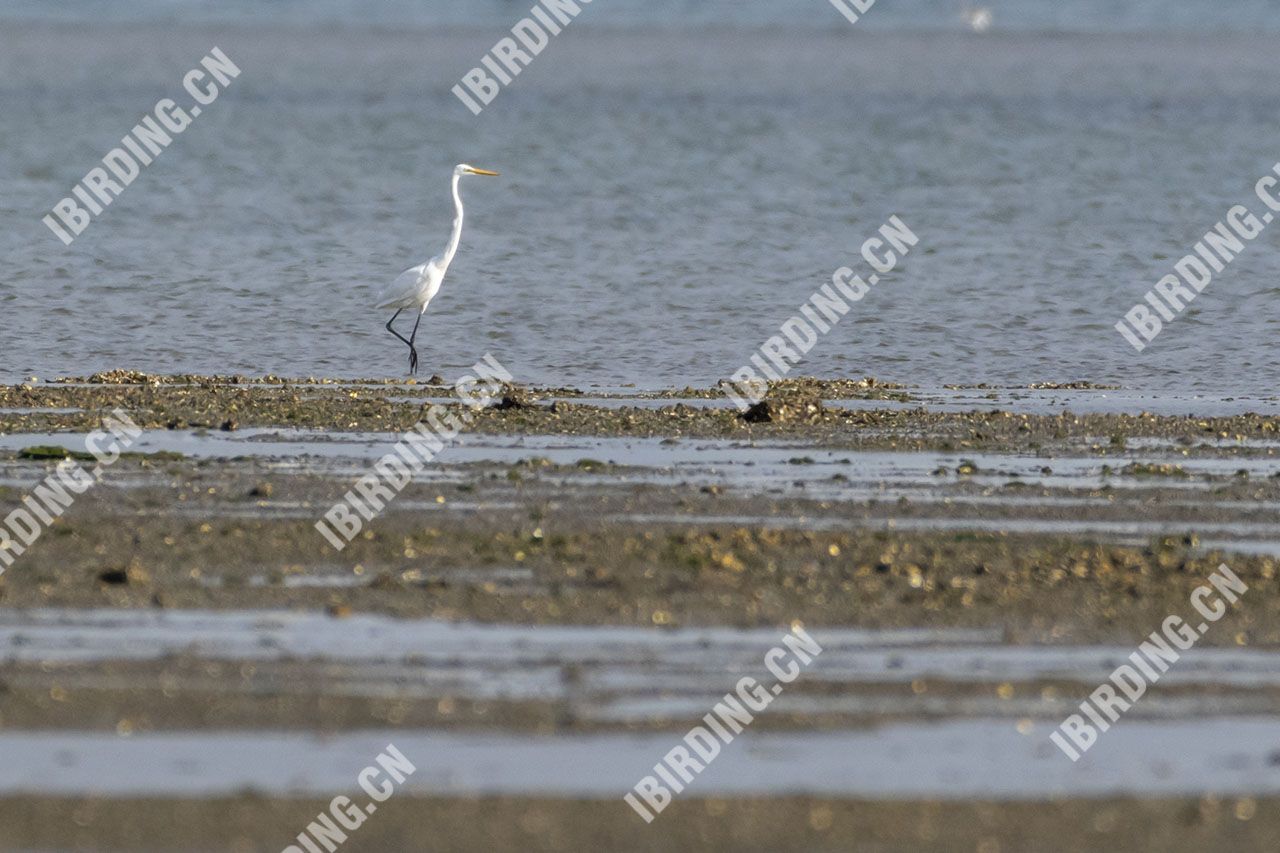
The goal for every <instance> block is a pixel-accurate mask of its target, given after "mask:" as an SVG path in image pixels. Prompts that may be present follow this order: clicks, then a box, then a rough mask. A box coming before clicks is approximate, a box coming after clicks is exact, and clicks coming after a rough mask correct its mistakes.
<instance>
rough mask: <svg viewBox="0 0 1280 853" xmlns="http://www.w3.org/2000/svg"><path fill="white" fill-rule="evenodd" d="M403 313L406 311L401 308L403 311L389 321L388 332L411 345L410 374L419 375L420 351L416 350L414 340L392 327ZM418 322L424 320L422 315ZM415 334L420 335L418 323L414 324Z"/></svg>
mask: <svg viewBox="0 0 1280 853" xmlns="http://www.w3.org/2000/svg"><path fill="white" fill-rule="evenodd" d="M402 311H404V309H403V308H401V309H400V311H397V312H396V313H395V316H393V317H392V318H391V319H390V320H388V321H387V331H388V332H390V333H391V334H393V335H395V336H396V337H397V338H399V339H400V340H402V341H404V342H405V343H406V344H408V345H409V373H410V375H412V374H414V373H417V371H418V351H417V350H416V349H414V346H413V340H412V338H406V337H405V336H404V335H402V334H400V333H399V332H397V331H396V330H395V328H394V327H393V326H392V325H391V324H392V323H394V322H395V321H396V317H399V316H400V313H401V312H402ZM418 320H419V321H421V320H422V315H421V314H419V315H418ZM413 333H414V335H417V334H418V324H417V323H414V324H413Z"/></svg>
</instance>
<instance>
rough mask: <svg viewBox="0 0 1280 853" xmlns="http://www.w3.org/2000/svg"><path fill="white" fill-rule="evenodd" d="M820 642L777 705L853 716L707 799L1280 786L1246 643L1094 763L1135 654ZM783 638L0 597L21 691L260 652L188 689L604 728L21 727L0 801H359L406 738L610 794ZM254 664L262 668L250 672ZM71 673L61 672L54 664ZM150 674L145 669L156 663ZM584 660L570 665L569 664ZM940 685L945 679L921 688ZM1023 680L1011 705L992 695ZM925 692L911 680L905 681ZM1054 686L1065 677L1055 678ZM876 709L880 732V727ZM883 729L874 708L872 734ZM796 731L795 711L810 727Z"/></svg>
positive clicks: (764, 748)
mask: <svg viewBox="0 0 1280 853" xmlns="http://www.w3.org/2000/svg"><path fill="white" fill-rule="evenodd" d="M809 631H810V633H811V634H812V635H813V638H814V639H815V640H816V641H817V642H818V643H819V644H820V645H821V646H822V652H821V653H820V654H819V656H817V657H816V658H815V659H814V660H813V662H812V664H811V665H810V666H809V667H808V668H806V670H805V671H804V673H803V674H802V677H801V678H800V679H798V680H797V681H795V682H793V683H792V684H791V685H790V686H789V687H788V689H787V690H785V691H783V692H782V693H781V695H779V696H778V698H777V699H776V701H775V702H774V703H773V704H771V705H770V707H769V708H768V709H766V710H765V711H763V712H762V715H763V716H766V717H769V718H770V719H772V720H775V721H777V720H778V718H780V717H784V715H800V718H799V719H802V720H803V719H808V717H806V716H805V715H813V714H821V715H836V716H834V717H832V716H828V717H827V719H828V720H832V719H835V720H844V721H845V725H844V727H843V728H834V729H829V730H827V731H808V730H806V729H808V728H809V726H808V725H807V724H806V725H803V726H802V730H801V731H798V732H787V731H779V730H776V729H768V730H766V729H761V728H758V727H757V728H755V729H751V730H749V731H748V732H747V733H746V734H744V735H743V736H742V737H741V738H740V739H739V740H738V741H737V742H736V743H734V744H733V745H731V746H728V747H726V748H725V749H724V750H723V752H722V754H721V756H720V757H719V758H718V759H717V760H716V762H715V763H714V764H713V766H712V768H711V769H710V770H708V771H707V772H706V773H705V774H703V775H702V776H701V777H700V778H699V780H698V782H697V785H696V788H697V790H698V791H699V792H700V793H702V794H703V795H708V794H740V795H741V794H753V793H758V794H782V793H800V792H808V793H826V794H833V795H843V796H855V797H856V796H869V797H873V798H876V799H886V798H887V799H892V798H896V797H940V798H970V797H993V798H1002V799H1039V798H1048V797H1051V796H1059V795H1074V796H1086V797H1088V796H1104V795H1109V794H1117V793H1123V794H1134V795H1170V794H1180V793H1191V792H1199V791H1202V790H1213V791H1216V792H1218V793H1220V794H1227V793H1252V794H1260V793H1270V792H1275V791H1280V767H1277V765H1276V763H1275V760H1274V756H1275V754H1276V751H1277V749H1278V748H1280V722H1277V721H1276V718H1275V717H1274V716H1267V717H1263V716H1261V715H1263V714H1273V713H1274V708H1275V701H1276V700H1275V698H1274V695H1273V691H1274V688H1276V687H1277V686H1280V654H1278V653H1277V652H1275V651H1273V650H1262V649H1240V648H1231V647H1207V646H1201V647H1196V648H1193V649H1191V650H1189V651H1187V652H1185V653H1184V655H1183V656H1182V658H1181V659H1180V660H1179V661H1178V662H1177V664H1176V666H1174V667H1173V668H1172V669H1171V670H1170V671H1169V672H1168V673H1166V674H1165V675H1164V676H1163V678H1162V679H1161V681H1160V683H1159V684H1158V685H1153V686H1152V687H1151V688H1150V689H1149V691H1148V693H1147V695H1146V696H1145V697H1144V698H1143V701H1142V702H1141V703H1140V704H1139V705H1138V706H1137V707H1135V708H1134V709H1132V711H1131V712H1130V713H1129V714H1128V715H1127V716H1126V717H1125V718H1124V719H1123V720H1122V721H1121V722H1120V723H1119V724H1118V725H1117V726H1116V727H1115V728H1114V729H1113V730H1112V731H1110V732H1108V733H1107V734H1106V735H1105V736H1104V739H1105V748H1099V749H1095V750H1093V751H1092V752H1090V753H1088V754H1087V755H1086V756H1085V757H1084V759H1082V760H1081V761H1080V762H1079V763H1078V764H1072V763H1071V762H1070V761H1069V760H1067V759H1066V758H1065V757H1063V756H1062V755H1060V754H1059V753H1058V751H1057V750H1056V748H1054V747H1053V746H1052V745H1051V743H1050V742H1049V741H1048V734H1049V732H1050V731H1051V730H1052V727H1053V726H1054V725H1056V724H1057V722H1058V721H1059V720H1060V719H1061V718H1062V717H1063V716H1065V715H1066V714H1067V713H1070V712H1071V711H1072V710H1073V708H1072V703H1071V701H1070V697H1071V696H1072V695H1075V694H1076V693H1077V692H1078V691H1080V690H1083V689H1084V688H1089V687H1092V686H1093V685H1095V684H1097V683H1101V682H1102V681H1103V680H1105V679H1106V678H1107V676H1108V675H1109V674H1110V672H1111V671H1112V670H1113V669H1114V668H1115V666H1116V665H1117V664H1118V663H1120V662H1122V661H1124V660H1125V658H1126V657H1127V655H1128V654H1129V652H1130V651H1131V649H1129V648H1126V647H1119V646H1114V647H1113V646H1008V645H1004V644H1003V643H1002V642H1000V639H1001V634H1000V632H999V631H990V630H947V631H940V630H922V629H906V630H886V631H873V630H858V629H836V628H823V627H819V626H813V627H811V628H810V629H809ZM782 633H783V632H782V631H781V630H780V629H773V630H771V629H752V630H741V629H729V628H684V629H677V630H663V629H656V628H654V629H645V628H630V627H562V626H522V625H476V624H469V623H450V622H440V621H434V620H400V619H392V618H389V617H384V616H376V615H364V614H362V615H355V616H352V617H349V618H343V619H335V618H331V617H329V616H326V615H322V614H316V613H300V612H278V611H259V612H247V611H222V612H213V611H178V612H156V611H149V610H138V611H119V610H98V611H93V610H31V611H12V610H7V611H5V610H0V659H3V660H4V661H6V662H7V663H9V664H19V663H27V664H31V663H38V664H39V671H38V672H37V671H35V670H32V669H31V668H29V667H28V668H15V669H14V670H12V671H11V672H10V673H9V675H8V676H7V680H8V681H9V682H10V684H11V687H12V688H14V689H28V688H30V687H32V686H34V685H38V684H42V683H44V680H47V679H49V678H56V681H57V683H58V684H59V685H60V686H62V687H63V688H64V689H67V690H85V689H109V690H128V689H139V688H141V687H143V686H145V685H147V684H153V682H154V676H153V675H146V674H142V675H140V676H131V675H130V674H129V672H130V671H129V670H128V669H122V668H121V667H119V666H116V667H113V668H111V669H110V670H106V669H102V668H100V667H97V666H94V664H96V663H100V662H103V661H116V662H119V661H132V662H134V663H141V662H145V661H162V660H166V659H170V658H171V657H172V656H175V655H180V656H181V657H182V658H184V659H188V660H203V661H231V662H243V661H252V662H253V667H252V672H253V673H254V677H253V679H251V680H250V679H248V677H247V676H246V678H245V679H243V680H242V679H236V678H232V679H231V680H229V681H226V680H223V681H215V680H210V682H209V684H207V685H206V684H203V683H202V682H201V681H200V679H199V678H198V677H197V678H196V679H195V680H194V681H192V682H191V683H190V684H188V685H187V687H188V689H193V690H205V689H219V690H222V691H230V692H231V693H234V692H237V691H243V692H246V693H249V694H253V695H256V696H259V697H261V696H263V695H277V696H289V695H291V694H294V693H299V694H307V693H308V691H314V689H315V687H316V684H317V683H318V682H317V678H323V684H324V690H325V692H326V695H331V696H349V697H350V696H361V697H374V698H379V699H396V700H399V701H419V700H422V701H426V700H432V699H435V698H438V697H440V696H442V695H447V696H450V697H453V698H455V699H462V700H475V701H520V702H542V703H555V705H556V706H557V707H564V708H567V709H569V710H570V711H571V713H572V714H573V716H574V717H575V718H576V719H579V720H582V721H589V722H593V723H596V724H599V725H601V726H603V727H605V729H604V730H603V731H602V732H600V733H598V734H590V735H545V734H537V735H535V734H520V733H515V732H507V731H502V730H493V731H481V732H465V731H464V732H456V731H421V730H412V729H408V730H406V729H399V730H396V731H386V732H382V731H356V732H343V733H339V734H332V733H329V734H325V735H324V736H322V737H316V736H313V735H311V734H308V733H286V732H280V731H221V730H217V729H211V730H206V731H200V732H181V731H180V732H172V733H155V732H138V733H134V734H133V735H132V736H130V737H120V736H119V735H117V734H115V733H110V734H106V733H89V732H80V731H62V730H49V731H40V732H27V731H12V730H10V731H6V732H3V733H0V753H2V754H4V755H5V756H6V761H5V762H3V763H2V764H0V794H16V793H19V792H23V793H44V794H77V795H79V794H87V793H91V792H101V793H110V794H112V795H114V796H140V795H146V794H159V795H164V796H185V797H203V796H213V795H217V794H222V793H228V792H238V791H241V790H243V789H252V790H255V791H259V792H263V793H266V794H272V795H283V796H302V795H304V794H308V793H322V792H323V793H329V792H338V791H347V790H350V789H351V788H352V786H353V780H354V777H355V774H356V773H357V772H358V771H359V769H360V768H362V767H363V766H365V764H367V763H368V762H369V761H370V760H371V757H372V756H374V755H376V754H377V753H378V752H380V751H381V750H382V748H383V747H384V746H385V745H386V744H387V743H394V744H395V745H396V747H397V748H398V749H400V750H401V751H402V752H403V753H404V754H405V755H406V756H408V757H409V758H410V760H411V761H412V762H413V763H414V764H416V765H417V767H418V772H417V773H415V774H414V775H413V777H412V778H411V780H410V781H409V783H408V784H407V786H406V787H405V789H404V790H405V791H407V792H411V793H416V794H420V795H433V794H436V795H438V794H461V793H466V794H504V793H505V794H543V795H553V796H556V795H558V796H575V797H588V798H595V797H613V796H620V795H621V793H622V792H623V791H624V790H626V789H627V788H629V787H630V786H631V785H632V784H634V783H635V781H636V779H638V778H639V777H640V776H641V775H644V773H646V772H648V770H647V768H650V767H652V765H653V763H654V762H655V761H657V760H658V758H660V757H661V756H662V755H664V754H665V753H666V751H667V750H668V749H670V747H671V745H672V744H674V743H675V741H676V739H677V738H678V734H677V733H674V732H672V731H670V730H667V731H663V732H658V733H647V732H646V733H636V732H628V733H621V732H619V731H618V728H617V727H619V726H621V725H623V724H633V723H642V724H655V723H658V724H664V725H667V726H669V727H670V726H674V727H676V728H677V729H678V730H679V731H683V727H684V725H687V724H688V723H689V721H692V720H694V719H696V718H698V717H700V716H701V715H702V714H704V713H706V710H707V709H708V708H710V707H712V705H713V704H714V703H715V702H716V701H717V700H718V699H719V698H720V697H721V696H722V695H723V693H724V692H725V691H727V690H731V689H732V688H733V685H734V684H735V683H737V681H738V680H739V679H740V678H742V677H743V676H744V675H757V676H758V677H760V679H761V681H762V683H765V684H768V683H770V682H771V679H769V677H768V676H767V674H766V673H764V672H763V670H762V666H761V660H762V656H763V654H764V652H765V651H767V650H768V649H769V648H771V647H773V646H775V645H777V644H778V641H779V638H780V636H781V634H782ZM244 671H245V670H244V669H243V668H242V669H241V672H244ZM50 673H52V675H50ZM144 673H145V671H144ZM570 673H571V675H570ZM921 680H923V681H924V682H926V683H927V685H928V687H927V690H925V691H919V690H916V689H915V685H916V684H918V683H919V682H920V681H921ZM997 684H1008V685H1017V688H1016V691H1015V694H1013V695H1010V696H1009V697H1007V698H1003V699H1000V698H997V696H996V691H995V685H997ZM908 685H911V686H910V687H908ZM1050 685H1051V686H1052V689H1049V686H1050ZM859 721H861V722H859ZM868 721H874V722H873V723H872V724H868ZM793 724H794V720H793Z"/></svg>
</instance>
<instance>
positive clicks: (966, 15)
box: [960, 3, 995, 33]
mask: <svg viewBox="0 0 1280 853" xmlns="http://www.w3.org/2000/svg"><path fill="white" fill-rule="evenodd" d="M960 17H961V18H963V19H964V22H965V23H966V24H968V25H969V29H971V30H973V31H974V32H975V33H985V32H986V31H987V30H989V29H991V24H992V21H993V20H994V18H995V16H994V15H993V14H992V12H991V9H990V8H989V7H987V6H972V5H970V4H968V3H965V4H964V8H962V9H961V10H960Z"/></svg>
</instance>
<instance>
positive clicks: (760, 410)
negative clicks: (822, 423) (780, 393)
mask: <svg viewBox="0 0 1280 853" xmlns="http://www.w3.org/2000/svg"><path fill="white" fill-rule="evenodd" d="M822 411H823V409H822V400H820V399H819V398H817V397H782V398H779V399H774V398H772V397H771V398H769V399H766V400H761V401H760V402H759V403H756V404H755V405H754V406H752V407H751V408H749V409H747V410H746V411H745V412H743V414H742V419H743V420H744V421H746V422H747V423H749V424H785V423H811V422H813V421H816V420H817V419H819V418H820V417H822Z"/></svg>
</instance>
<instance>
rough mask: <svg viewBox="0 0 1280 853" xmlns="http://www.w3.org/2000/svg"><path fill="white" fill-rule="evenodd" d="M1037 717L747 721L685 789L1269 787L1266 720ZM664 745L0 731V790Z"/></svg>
mask: <svg viewBox="0 0 1280 853" xmlns="http://www.w3.org/2000/svg"><path fill="white" fill-rule="evenodd" d="M1050 731H1051V727H1050V726H1049V725H1047V724H1045V725H1040V726H1034V727H1032V728H1030V729H1029V730H1027V731H1026V733H1025V734H1024V733H1020V732H1019V731H1018V730H1017V729H1016V728H1015V727H1014V724H1013V723H1012V722H992V721H982V720H976V721H969V720H964V721H953V722H948V723H942V724H933V725H919V724H888V725H885V726H882V727H879V728H877V729H875V730H873V731H858V732H839V733H812V734H774V733H760V732H755V731H747V732H746V733H744V734H743V735H741V736H740V739H739V740H738V741H736V742H735V743H733V744H731V745H729V746H727V747H725V748H723V749H722V750H721V752H720V755H719V756H718V757H717V758H716V760H715V761H714V762H712V764H711V765H710V766H709V767H708V768H707V769H706V771H705V772H703V773H702V774H701V775H699V776H698V778H697V780H696V781H695V782H694V783H693V784H692V786H691V791H690V793H691V794H693V795H702V796H706V795H717V794H720V795H737V796H744V795H751V794H774V795H777V794H798V793H810V794H830V795H837V796H839V795H843V796H848V797H868V798H872V799H894V798H912V797H914V798H926V797H927V798H938V799H966V798H984V797H990V798H995V799H1004V800H1028V799H1049V798H1051V797H1057V796H1080V797H1103V796H1115V795H1121V794H1123V795H1137V796H1142V795H1146V796H1173V795H1186V794H1199V793H1201V792H1203V791H1213V792H1214V793H1216V794H1219V795H1232V794H1274V793H1276V792H1280V766H1277V765H1276V763H1275V762H1274V761H1273V760H1271V759H1272V757H1273V756H1274V754H1275V751H1276V748H1277V746H1278V745H1280V722H1278V721H1276V720H1275V719H1274V718H1255V719H1249V718H1244V719H1219V720H1204V721H1196V722H1191V723H1187V722H1176V723H1169V722H1164V723H1157V722H1148V721H1142V720H1128V719H1126V720H1125V721H1124V722H1123V724H1121V725H1119V726H1117V727H1116V728H1114V729H1113V730H1112V731H1110V732H1108V733H1107V734H1105V735H1103V738H1104V741H1105V743H1103V744H1102V745H1101V746H1100V747H1099V748H1095V749H1094V750H1092V751H1091V752H1089V753H1088V754H1086V755H1085V756H1084V757H1083V758H1082V759H1081V760H1080V762H1079V763H1077V764H1073V763H1072V762H1071V761H1069V760H1068V759H1067V758H1066V757H1064V756H1063V755H1062V754H1061V753H1059V752H1058V750H1057V748H1056V747H1054V746H1053V745H1052V744H1051V743H1050V742H1049V741H1048V739H1047V738H1048V735H1049V732H1050ZM677 741H678V736H677V735H675V734H671V733H661V734H643V735H635V734H632V735H593V736H581V737H565V736H550V737H538V738H524V737H511V736H503V735H498V734H480V735H467V734H452V733H442V732H430V733H425V732H411V731H403V730H398V731H382V732H360V733H355V734H342V735H336V736H324V737H314V736H309V735H298V734H285V733H277V732H224V733H213V732H210V733H199V734H194V733H192V734H145V735H135V736H133V737H129V738H121V737H118V736H117V735H115V734H98V733H82V732H38V733H26V732H8V733H0V751H2V752H3V754H4V755H5V756H6V760H5V761H4V762H3V763H0V793H3V794H17V793H43V794H50V795H57V794H62V795H83V794H88V793H91V792H93V793H102V794H111V795H114V796H145V795H154V796H168V797H183V796H185V797H206V796H214V795H219V794H236V793H241V792H242V791H244V790H246V789H249V790H253V791H257V792H262V793H266V794H276V795H293V796H306V795H309V794H326V795H328V794H332V793H338V792H349V793H353V794H354V793H357V792H358V790H359V789H358V788H357V787H356V783H355V778H356V774H357V773H359V772H360V770H361V769H362V768H364V767H365V766H366V765H368V764H369V763H370V762H371V761H372V760H373V758H374V757H375V756H377V755H379V754H380V753H381V752H382V750H383V749H385V748H386V746H387V744H389V743H390V744H394V745H395V746H396V748H397V749H399V750H400V751H401V752H402V753H403V754H404V755H405V756H406V757H407V758H408V759H409V760H410V761H411V762H412V763H413V764H414V765H415V767H416V768H417V770H416V772H415V773H414V774H413V775H411V776H409V777H408V778H407V780H406V781H405V783H404V784H403V785H402V786H401V787H400V788H399V790H400V791H401V792H403V793H404V794H415V793H416V794H436V795H441V794H514V795H519V794H530V795H552V796H556V795H558V796H571V797H579V798H588V799H597V798H600V799H603V798H610V799H612V798H615V797H617V798H620V797H621V796H622V794H624V793H625V792H626V791H627V790H628V789H629V788H631V786H633V785H634V784H636V782H637V781H639V779H640V778H641V777H642V776H644V775H646V774H649V773H652V772H653V765H654V764H655V763H656V762H657V761H659V760H660V759H661V758H662V756H663V755H665V754H666V753H667V751H668V750H669V749H671V747H672V746H673V745H675V744H676V743H677Z"/></svg>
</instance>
